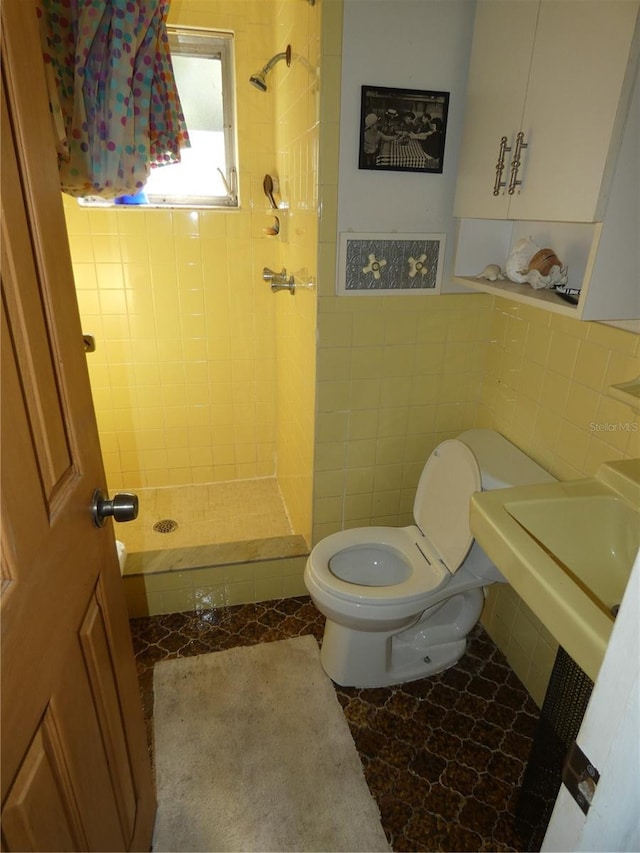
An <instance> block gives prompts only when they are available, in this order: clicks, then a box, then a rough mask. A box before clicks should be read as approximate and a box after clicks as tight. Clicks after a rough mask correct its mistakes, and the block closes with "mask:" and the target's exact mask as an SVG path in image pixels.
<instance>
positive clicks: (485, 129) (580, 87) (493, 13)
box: [454, 0, 640, 222]
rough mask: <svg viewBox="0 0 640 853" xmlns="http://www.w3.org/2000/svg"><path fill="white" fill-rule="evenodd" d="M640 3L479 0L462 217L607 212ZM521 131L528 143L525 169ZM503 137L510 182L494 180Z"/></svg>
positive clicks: (577, 218) (574, 216)
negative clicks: (517, 161) (607, 199)
mask: <svg viewBox="0 0 640 853" xmlns="http://www.w3.org/2000/svg"><path fill="white" fill-rule="evenodd" d="M639 6H640V4H639V3H638V2H636V0H606V2H603V0H580V2H579V3H576V2H573V0H518V2H514V0H479V2H478V6H477V11H476V19H475V23H474V36H473V46H472V55H471V68H470V73H469V85H468V93H467V107H466V115H465V129H464V135H463V143H462V150H461V157H460V166H459V172H458V183H457V189H456V198H455V204H454V214H455V216H458V217H480V218H493V219H531V220H554V221H565V222H593V221H596V220H599V219H602V214H603V211H604V206H605V204H606V198H607V188H608V184H609V179H610V175H611V169H612V165H613V161H615V153H616V150H617V147H618V144H619V140H620V134H621V130H622V126H623V123H624V118H625V114H626V106H627V102H628V96H629V91H630V81H631V79H632V76H633V75H632V71H633V62H634V60H635V58H636V55H637V53H636V52H637V38H634V32H635V29H636V22H637V17H638V8H639ZM519 133H520V134H522V140H523V142H524V145H526V148H522V150H521V156H520V158H519V159H520V161H521V162H520V165H519V168H518V169H517V173H515V171H514V170H515V167H516V165H517V164H516V153H517V152H516V145H517V136H518V134H519ZM503 136H504V137H506V145H507V147H508V148H509V149H510V150H509V151H505V153H504V172H503V175H502V183H503V184H504V185H503V186H500V187H496V186H495V185H496V164H497V162H498V157H499V151H500V140H501V138H502V137H503ZM516 180H517V181H519V182H520V183H517V184H515V185H514V186H512V187H511V192H510V191H509V185H510V183H511V182H512V181H516ZM494 189H495V194H494Z"/></svg>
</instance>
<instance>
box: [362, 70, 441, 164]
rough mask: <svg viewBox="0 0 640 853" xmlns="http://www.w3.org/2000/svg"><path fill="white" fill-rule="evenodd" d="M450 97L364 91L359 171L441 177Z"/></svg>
mask: <svg viewBox="0 0 640 853" xmlns="http://www.w3.org/2000/svg"><path fill="white" fill-rule="evenodd" d="M448 110H449V92H431V91H422V90H420V89H388V88H383V87H381V86H363V87H362V100H361V109H360V153H359V159H358V166H359V168H360V169H374V170H376V171H392V172H433V173H441V172H442V167H443V161H444V144H445V136H446V131H447V113H448Z"/></svg>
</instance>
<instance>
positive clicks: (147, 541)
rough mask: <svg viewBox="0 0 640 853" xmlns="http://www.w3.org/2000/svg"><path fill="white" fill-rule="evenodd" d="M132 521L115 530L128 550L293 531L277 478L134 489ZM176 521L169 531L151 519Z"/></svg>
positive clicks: (232, 540)
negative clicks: (134, 516) (158, 528)
mask: <svg viewBox="0 0 640 853" xmlns="http://www.w3.org/2000/svg"><path fill="white" fill-rule="evenodd" d="M137 494H138V500H139V512H138V518H137V519H136V520H135V521H132V522H129V523H128V524H127V525H126V528H122V530H118V535H119V537H120V538H122V540H123V541H124V543H125V545H126V546H127V550H128V551H129V553H130V554H131V553H135V552H139V551H156V550H160V549H169V548H171V549H173V548H184V547H192V546H198V545H210V544H212V543H213V544H218V543H222V542H239V541H244V540H246V539H267V538H270V537H274V536H276V537H277V536H289V535H291V534H292V533H293V531H292V530H291V523H290V521H289V517H288V515H287V510H286V508H285V505H284V501H283V500H282V495H281V493H280V488H279V486H278V481H277V480H276V478H275V477H264V478H260V479H255V480H233V481H230V482H225V483H203V484H201V485H197V484H196V485H191V486H171V487H166V488H160V489H138V490H137ZM163 520H173V521H176V522H177V528H176V529H175V530H173V531H171V532H165V533H162V532H156V531H155V530H154V529H153V526H154V524H156V522H159V521H163Z"/></svg>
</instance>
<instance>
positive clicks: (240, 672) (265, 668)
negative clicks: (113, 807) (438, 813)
mask: <svg viewBox="0 0 640 853" xmlns="http://www.w3.org/2000/svg"><path fill="white" fill-rule="evenodd" d="M154 690H155V710H154V726H155V755H156V773H157V786H158V817H157V820H156V828H155V835H154V845H153V849H154V850H155V851H165V852H166V851H172V853H176V851H186V850H199V851H338V850H339V851H357V850H362V851H378V850H387V851H388V850H389V846H388V844H387V841H386V838H385V835H384V832H383V830H382V826H381V825H380V816H379V812H378V808H377V805H376V803H375V801H374V800H373V798H372V797H371V794H370V792H369V789H368V787H367V784H366V781H365V778H364V775H363V772H362V765H361V763H360V758H359V756H358V753H357V751H356V748H355V745H354V743H353V739H352V738H351V733H350V732H349V727H348V725H347V722H346V720H345V718H344V715H343V713H342V709H341V708H340V704H339V702H338V700H337V698H336V695H335V691H334V688H333V685H332V683H331V681H330V680H329V679H328V678H327V676H326V675H325V673H324V671H323V670H322V667H321V665H320V656H319V651H318V645H317V643H316V640H315V639H314V638H313V637H310V636H307V637H296V638H294V639H291V640H282V641H279V642H274V643H264V644H261V645H256V646H249V647H242V648H236V649H230V650H228V651H224V652H214V653H213V654H208V655H198V656H197V657H189V658H180V659H177V660H170V661H163V662H161V663H158V664H157V665H156V667H155V672H154Z"/></svg>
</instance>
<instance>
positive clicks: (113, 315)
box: [65, 0, 320, 615]
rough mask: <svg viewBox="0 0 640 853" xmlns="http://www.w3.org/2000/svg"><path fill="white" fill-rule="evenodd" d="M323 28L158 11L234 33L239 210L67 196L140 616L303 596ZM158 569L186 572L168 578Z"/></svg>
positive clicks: (303, 10) (287, 15) (316, 15)
mask: <svg viewBox="0 0 640 853" xmlns="http://www.w3.org/2000/svg"><path fill="white" fill-rule="evenodd" d="M319 22H320V10H319V9H314V8H312V7H311V6H310V5H308V4H304V3H295V4H294V3H290V2H289V3H287V2H285V3H276V2H243V3H233V4H231V3H225V2H208V3H198V2H195V0H185V2H174V3H173V4H172V6H171V13H170V17H169V23H172V24H176V25H186V26H197V27H210V28H212V29H228V30H232V31H233V32H234V33H235V71H236V91H237V135H238V148H239V162H240V169H239V186H240V200H241V206H240V209H239V210H229V211H226V210H206V209H197V208H193V209H185V208H182V209H175V208H174V209H151V208H143V207H124V206H119V207H113V208H104V207H93V208H92V207H86V206H85V207H82V206H79V205H78V203H77V202H76V201H75V200H74V199H71V198H68V197H65V214H66V218H67V226H68V231H69V238H70V244H71V253H72V261H73V267H74V274H75V280H76V288H77V293H78V300H79V306H80V312H81V317H82V322H83V330H84V332H85V333H87V334H92V335H93V336H94V338H95V341H96V349H95V351H94V352H91V353H88V354H87V360H88V366H89V372H90V379H91V386H92V391H93V396H94V403H95V408H96V412H97V418H98V426H99V431H100V440H101V445H102V451H103V457H104V463H105V467H106V474H107V481H108V488H109V489H110V491H115V490H118V489H124V490H131V491H135V492H136V493H137V494H138V496H139V499H140V516H139V520H138V521H136V522H135V523H133V524H131V525H129V526H128V527H125V526H123V527H119V528H118V529H117V535H118V537H119V538H120V539H122V540H123V541H124V542H125V544H126V546H127V549H128V551H129V555H130V556H129V561H128V563H127V569H126V576H125V586H126V589H127V594H128V600H129V605H130V609H131V612H132V613H133V614H135V615H141V614H143V613H154V612H171V611H174V610H186V609H189V608H191V607H193V606H195V605H196V604H197V603H198V602H200V601H202V599H203V598H205V599H206V600H208V601H214V602H218V603H225V604H229V603H237V602H238V601H245V600H253V599H254V598H257V599H258V600H260V599H261V598H264V597H267V598H268V597H278V596H281V595H283V594H285V595H286V594H295V593H297V592H301V591H302V589H301V559H302V557H301V555H303V554H304V553H305V551H306V550H308V545H309V543H310V539H311V500H312V495H311V483H312V466H313V431H314V396H315V395H314V390H315V388H314V376H315V326H316V291H315V279H316V276H317V272H316V266H317V261H316V257H317V230H318V223H317V207H318V204H317V186H318V109H319V77H318V74H317V73H316V71H315V69H317V68H318V66H319V61H318V54H319V31H320V30H319ZM286 44H291V45H292V48H293V61H292V64H291V67H290V68H285V66H284V63H283V64H282V66H281V67H279V68H278V70H277V72H276V73H274V74H273V75H272V76H271V78H270V81H269V84H270V85H269V91H268V92H267V93H261V92H259V91H257V90H256V89H255V88H253V87H252V86H251V85H250V84H249V76H250V75H251V73H252V72H254V71H255V70H256V68H259V67H260V66H262V65H264V64H265V63H266V61H267V60H268V59H269V58H270V57H271V56H272V55H273V54H274V53H275V52H278V51H280V50H281V49H284V47H283V45H286ZM169 168H170V167H169ZM267 173H269V174H271V175H273V176H274V177H275V179H276V199H277V201H278V202H279V204H280V206H281V207H282V208H283V209H282V210H281V211H277V213H278V216H279V218H280V221H281V231H280V234H279V235H278V236H272V235H269V234H267V233H265V229H266V228H268V226H270V225H271V224H272V222H273V214H272V212H271V211H270V210H269V204H268V201H267V199H266V197H265V195H264V192H263V187H262V184H263V178H264V175H265V174H267ZM264 266H269V267H271V268H273V269H277V270H279V269H281V268H282V267H283V266H284V267H286V268H287V269H288V270H289V271H290V272H291V273H293V274H294V275H295V278H296V282H297V284H298V287H297V292H296V294H295V297H294V298H291V297H290V296H289V294H288V293H286V292H284V293H272V292H271V290H270V288H269V286H268V285H267V284H266V283H265V282H264V281H263V280H262V268H263V267H264ZM234 509H235V521H232V520H231V519H232V516H233V510H234ZM225 515H226V518H227V521H225ZM238 517H241V518H243V519H244V520H243V523H239V522H238ZM172 521H174V522H176V523H177V527H175V525H174V527H175V530H174V531H171V530H169V529H167V528H170V527H171V525H170V522H172ZM158 523H160V524H159V528H160V529H159V530H158V531H156V530H154V529H153V528H154V525H158ZM263 539H271V540H276V541H275V542H273V541H272V542H269V543H260V541H258V542H257V543H256V544H255V545H254V547H253V551H252V549H251V548H248V549H247V546H246V545H240V544H239V547H238V549H237V550H236V551H233V549H232V550H231V551H229V549H228V548H227V549H226V550H225V553H224V559H225V560H228V561H229V562H226V563H225V564H224V565H218V564H216V563H209V562H208V561H209V560H210V559H214V560H217V557H216V553H215V552H214V553H213V554H212V553H211V552H210V551H204V552H203V551H202V547H201V546H203V545H216V544H219V543H221V542H225V543H228V542H238V543H246V542H247V541H252V540H263ZM163 553H164V561H163ZM252 554H254V555H257V557H258V558H259V559H260V560H261V561H262V562H261V563H255V564H254V561H253V560H252V559H248V558H247V555H249V557H251V556H252ZM267 557H272V558H273V559H272V560H271V562H269V561H268V560H267V559H266V558H267ZM278 558H282V559H278ZM167 559H169V560H170V562H171V565H172V568H173V569H174V570H175V569H176V568H178V567H179V568H180V569H181V571H172V572H171V573H169V574H167V572H166V566H167ZM302 564H303V562H302ZM194 569H198V574H194V573H193V571H192V570H194Z"/></svg>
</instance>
